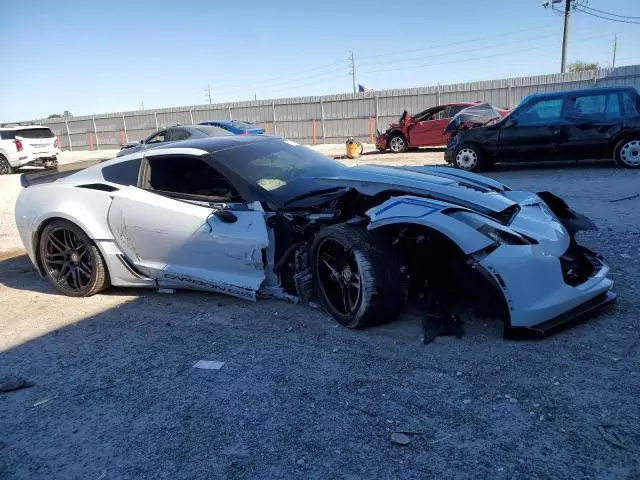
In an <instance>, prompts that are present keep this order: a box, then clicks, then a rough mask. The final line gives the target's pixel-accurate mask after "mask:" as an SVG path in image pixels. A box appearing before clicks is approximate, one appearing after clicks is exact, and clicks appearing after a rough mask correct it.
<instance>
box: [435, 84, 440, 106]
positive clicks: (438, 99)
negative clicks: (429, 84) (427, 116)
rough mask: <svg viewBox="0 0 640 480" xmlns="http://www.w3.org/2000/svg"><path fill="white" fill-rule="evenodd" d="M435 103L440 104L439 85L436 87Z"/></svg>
mask: <svg viewBox="0 0 640 480" xmlns="http://www.w3.org/2000/svg"><path fill="white" fill-rule="evenodd" d="M436 105H440V85H438V86H437V87H436Z"/></svg>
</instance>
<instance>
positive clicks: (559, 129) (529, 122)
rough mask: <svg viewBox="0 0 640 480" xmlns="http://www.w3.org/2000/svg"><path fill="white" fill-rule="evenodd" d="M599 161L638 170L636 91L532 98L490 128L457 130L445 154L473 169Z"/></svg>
mask: <svg viewBox="0 0 640 480" xmlns="http://www.w3.org/2000/svg"><path fill="white" fill-rule="evenodd" d="M452 121H453V120H452ZM596 158H612V159H613V160H614V161H615V163H616V164H617V165H618V166H620V167H624V168H640V97H639V96H638V91H637V90H636V89H635V88H632V87H601V88H592V89H583V90H571V91H565V92H554V93H545V94H536V95H531V96H529V97H527V98H525V99H524V100H523V101H522V102H521V103H520V105H518V107H516V108H515V109H514V110H513V111H512V112H511V113H510V114H509V115H507V116H506V117H505V118H503V119H501V120H500V121H498V122H496V123H494V124H492V125H489V126H485V127H479V128H472V129H467V130H458V131H457V132H456V134H455V135H453V136H452V137H451V138H450V139H449V141H448V142H447V149H446V151H445V160H446V161H447V162H448V163H451V164H453V165H454V166H456V167H458V168H461V169H463V170H470V171H478V170H482V169H483V168H487V167H489V166H491V165H493V164H494V163H496V162H521V161H545V160H546V161H549V160H585V159H596Z"/></svg>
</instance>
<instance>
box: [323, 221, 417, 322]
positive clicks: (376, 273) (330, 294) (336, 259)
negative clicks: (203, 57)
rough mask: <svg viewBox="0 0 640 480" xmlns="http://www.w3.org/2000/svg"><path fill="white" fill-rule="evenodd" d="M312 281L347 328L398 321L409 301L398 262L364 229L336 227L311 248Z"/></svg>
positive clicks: (325, 231) (329, 307)
mask: <svg viewBox="0 0 640 480" xmlns="http://www.w3.org/2000/svg"><path fill="white" fill-rule="evenodd" d="M311 255H312V269H313V278H314V283H315V287H316V292H317V295H318V298H319V299H320V302H321V303H322V305H323V306H324V308H325V309H326V310H327V312H328V313H329V314H330V315H331V316H332V317H333V318H335V319H336V320H337V321H338V322H339V323H341V324H342V325H344V326H345V327H347V328H363V327H366V326H369V325H374V324H379V323H383V322H386V321H390V320H392V319H394V318H395V317H396V316H397V315H398V314H399V313H400V311H401V310H402V309H403V308H404V306H405V304H406V300H407V280H406V277H405V275H404V274H403V273H402V271H401V265H400V262H399V261H398V260H397V259H396V258H395V256H394V255H392V252H390V251H389V250H388V249H384V248H382V244H381V242H380V240H379V238H377V237H376V235H375V234H372V233H369V232H367V231H366V230H363V229H362V228H361V227H355V226H349V225H333V226H330V227H326V228H324V229H323V230H321V231H320V232H319V233H318V234H317V235H316V238H315V240H314V242H313V245H312V247H311Z"/></svg>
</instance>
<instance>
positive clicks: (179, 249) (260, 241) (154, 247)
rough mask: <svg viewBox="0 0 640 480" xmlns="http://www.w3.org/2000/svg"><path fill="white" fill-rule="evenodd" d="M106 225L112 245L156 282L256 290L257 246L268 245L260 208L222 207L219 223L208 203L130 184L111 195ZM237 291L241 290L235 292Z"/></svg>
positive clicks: (260, 268)
mask: <svg viewBox="0 0 640 480" xmlns="http://www.w3.org/2000/svg"><path fill="white" fill-rule="evenodd" d="M112 197H113V200H112V202H111V207H110V209H109V213H108V224H109V228H110V230H111V232H112V234H113V236H114V238H115V242H116V244H117V245H118V247H119V248H120V249H121V250H122V252H124V254H125V255H126V256H127V258H128V259H129V260H130V261H131V262H132V263H133V264H134V265H135V266H136V267H137V268H138V269H139V270H140V271H141V272H143V273H144V274H146V275H147V276H149V277H151V278H155V279H157V281H158V283H159V284H160V285H161V286H185V284H186V285H187V286H188V285H194V284H195V283H194V282H195V281H199V282H201V283H199V284H198V285H199V286H201V287H203V288H205V287H206V286H207V285H210V284H220V285H233V286H237V287H241V288H243V289H246V290H248V291H256V290H258V288H259V287H260V285H261V284H262V282H263V280H264V278H265V275H264V264H263V262H262V249H263V248H266V247H267V245H268V236H267V227H266V223H265V220H264V214H263V212H261V211H254V210H247V209H246V207H245V208H244V209H240V208H234V206H233V205H226V206H225V205H220V206H218V208H228V209H229V210H231V211H233V213H234V214H235V215H236V217H237V219H238V220H237V222H235V223H224V222H222V221H220V220H219V219H217V218H216V217H215V216H213V215H212V208H211V207H210V206H202V205H195V204H192V203H188V202H183V201H178V200H175V199H172V198H167V197H164V196H161V195H158V194H155V193H151V192H147V191H144V190H141V189H138V188H135V187H128V188H125V189H123V190H120V191H118V192H114V193H113V194H112ZM241 296H243V295H241Z"/></svg>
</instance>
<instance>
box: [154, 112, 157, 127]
mask: <svg viewBox="0 0 640 480" xmlns="http://www.w3.org/2000/svg"><path fill="white" fill-rule="evenodd" d="M153 119H154V120H155V121H156V130H158V114H157V113H156V112H153Z"/></svg>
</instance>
